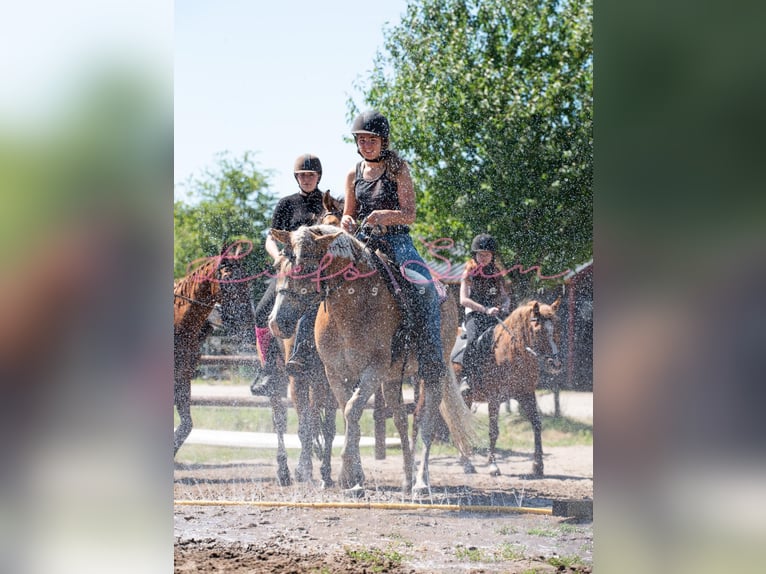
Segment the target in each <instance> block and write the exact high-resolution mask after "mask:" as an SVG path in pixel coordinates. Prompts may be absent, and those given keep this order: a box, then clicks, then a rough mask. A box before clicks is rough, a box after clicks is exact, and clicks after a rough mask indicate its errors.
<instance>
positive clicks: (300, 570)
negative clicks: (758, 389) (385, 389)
mask: <svg viewBox="0 0 766 574" xmlns="http://www.w3.org/2000/svg"><path fill="white" fill-rule="evenodd" d="M544 450H545V459H544V462H545V475H546V476H545V478H543V479H540V480H536V479H531V478H529V477H528V476H527V473H529V472H531V469H532V453H531V452H527V451H514V452H510V451H505V452H502V451H501V452H500V456H499V458H498V464H499V467H500V469H501V472H502V473H503V474H502V475H500V476H498V477H492V476H490V475H489V470H488V466H487V464H486V458H485V457H484V456H482V455H481V454H480V453H479V454H476V455H474V457H473V462H474V465H475V466H476V470H477V473H476V474H472V475H466V474H464V473H463V469H462V466H461V465H459V464H458V461H457V459H456V458H455V457H454V456H451V455H439V456H435V457H433V456H432V458H431V461H432V462H431V488H432V491H431V493H430V495H429V496H427V497H425V498H424V499H421V500H416V501H413V500H412V499H411V498H405V497H403V495H402V493H401V490H400V482H401V477H402V469H401V464H402V463H401V456H400V454H399V453H398V452H397V451H396V450H392V449H389V451H388V456H387V458H386V459H385V460H374V458H373V457H372V456H370V457H365V458H364V459H363V464H364V469H365V474H366V479H367V480H366V485H365V489H364V491H363V492H361V493H360V492H356V493H354V494H353V495H352V494H351V493H348V492H343V491H341V490H340V489H338V488H337V487H334V488H329V489H321V488H320V487H319V486H317V485H313V484H307V483H300V484H293V485H291V486H287V487H280V486H279V485H278V484H277V481H276V461H275V460H267V459H263V460H260V459H259V460H248V461H244V462H241V463H229V464H219V465H185V464H181V463H176V466H175V477H174V478H175V479H174V498H175V500H176V501H177V504H176V506H175V510H174V525H175V526H174V528H175V572H177V573H180V572H201V573H208V572H235V573H243V572H284V573H288V572H289V573H295V574H304V573H317V574H320V573H321V574H329V573H341V572H343V573H345V572H388V573H403V572H417V573H422V572H440V573H453V572H454V573H457V572H460V573H466V572H475V573H479V572H509V573H531V572H540V573H543V572H591V571H592V564H593V523H592V520H591V519H577V518H564V517H560V516H551V515H544V514H533V513H531V512H522V513H516V512H512V511H509V510H508V507H516V506H519V505H521V506H523V507H530V508H550V507H551V505H552V502H553V501H554V500H571V499H574V500H589V501H592V500H593V449H592V447H588V446H572V447H549V448H545V449H544ZM333 465H334V466H333V476H337V472H338V467H339V465H340V462H339V460H338V458H337V457H335V458H334V459H333ZM293 470H294V463H293V464H291V471H293ZM318 475H319V469H318V466H316V467H315V469H314V478H318ZM178 501H196V503H195V504H188V505H187V504H185V503H184V504H179V503H178ZM226 501H235V503H234V504H232V503H230V502H227V503H226V504H223V503H224V502H226ZM253 501H256V502H259V503H261V504H263V505H262V506H259V505H254V504H248V503H249V502H253ZM360 502H362V503H371V505H370V506H368V507H366V508H347V507H343V506H342V505H343V504H346V503H360ZM413 502H416V503H421V504H420V505H419V506H417V507H415V508H407V509H404V510H402V509H392V508H389V507H388V506H390V505H392V504H394V503H397V504H398V503H413ZM284 503H310V507H305V506H281V505H280V504H284ZM446 504H450V505H456V504H459V505H462V506H468V507H473V508H471V509H468V510H445V509H437V508H435V507H431V508H429V507H428V506H427V505H446ZM346 506H348V505H347V504H346ZM486 506H492V507H494V509H496V510H493V511H487V510H486V509H485V508H482V509H478V510H479V511H477V509H476V508H475V507H486Z"/></svg>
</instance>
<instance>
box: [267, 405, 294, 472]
mask: <svg viewBox="0 0 766 574" xmlns="http://www.w3.org/2000/svg"><path fill="white" fill-rule="evenodd" d="M270 401H271V420H272V422H273V423H274V432H275V433H277V481H278V482H279V485H280V486H290V485H291V484H292V479H291V478H290V469H289V468H288V466H287V449H286V448H285V433H286V432H287V407H285V405H284V404H283V403H282V397H280V396H278V395H273V396H271V397H270Z"/></svg>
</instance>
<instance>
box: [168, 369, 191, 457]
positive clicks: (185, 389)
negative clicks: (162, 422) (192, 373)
mask: <svg viewBox="0 0 766 574" xmlns="http://www.w3.org/2000/svg"><path fill="white" fill-rule="evenodd" d="M174 394H175V396H174V402H175V406H176V411H178V416H179V417H180V419H181V422H180V423H179V424H178V427H176V430H175V432H174V433H173V457H175V456H176V453H177V452H178V449H179V448H181V445H183V443H184V441H186V439H187V438H188V437H189V434H190V433H191V431H192V427H193V426H194V423H193V422H192V417H191V381H190V380H187V381H185V382H184V381H182V382H181V383H180V384H176V385H175V392H174Z"/></svg>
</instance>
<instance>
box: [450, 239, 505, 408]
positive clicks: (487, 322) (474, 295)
mask: <svg viewBox="0 0 766 574" xmlns="http://www.w3.org/2000/svg"><path fill="white" fill-rule="evenodd" d="M496 252H497V241H495V238H494V237H492V236H491V235H489V234H488V233H481V234H479V235H477V236H476V237H474V238H473V241H472V242H471V259H469V260H468V262H467V263H466V265H465V270H464V271H463V276H462V278H461V279H460V304H461V305H462V306H463V307H465V309H466V316H465V323H464V327H465V332H466V343H465V351H463V379H462V381H461V384H460V390H461V392H463V393H465V392H467V391H468V390H469V389H470V388H471V386H472V383H473V382H475V381H476V379H477V375H478V373H477V367H478V365H479V364H480V363H481V360H480V357H478V356H477V351H476V349H475V348H474V343H475V342H476V339H478V338H479V335H481V334H482V333H483V332H484V331H486V330H487V329H489V328H490V327H494V326H495V325H497V321H498V319H500V318H501V316H505V315H507V314H508V310H509V307H510V305H511V299H510V297H509V295H508V290H507V289H506V286H505V271H504V270H503V266H502V264H501V263H500V261H498V260H497V258H496Z"/></svg>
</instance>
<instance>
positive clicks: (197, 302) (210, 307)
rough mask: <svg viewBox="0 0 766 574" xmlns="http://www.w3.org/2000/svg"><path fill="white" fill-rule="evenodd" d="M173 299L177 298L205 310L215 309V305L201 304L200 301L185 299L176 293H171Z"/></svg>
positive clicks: (184, 296)
mask: <svg viewBox="0 0 766 574" xmlns="http://www.w3.org/2000/svg"><path fill="white" fill-rule="evenodd" d="M173 297H174V298H175V297H178V298H179V299H183V300H184V301H188V302H189V303H194V304H195V305H200V306H201V307H204V308H205V309H213V308H215V303H212V304H211V303H203V302H202V301H197V300H196V299H192V298H191V297H187V296H186V295H179V294H178V293H173Z"/></svg>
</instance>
